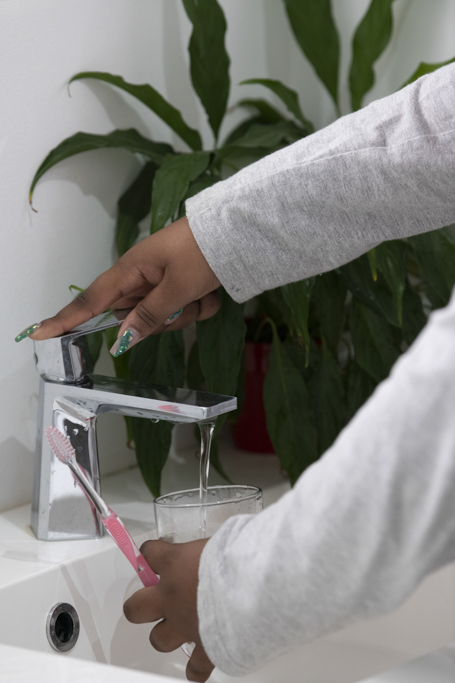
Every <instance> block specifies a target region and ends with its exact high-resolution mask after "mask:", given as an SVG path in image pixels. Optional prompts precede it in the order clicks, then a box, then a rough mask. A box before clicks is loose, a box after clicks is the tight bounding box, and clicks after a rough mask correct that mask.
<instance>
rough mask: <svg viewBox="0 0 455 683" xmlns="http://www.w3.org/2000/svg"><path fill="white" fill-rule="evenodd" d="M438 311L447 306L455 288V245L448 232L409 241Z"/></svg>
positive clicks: (429, 296)
mask: <svg viewBox="0 0 455 683" xmlns="http://www.w3.org/2000/svg"><path fill="white" fill-rule="evenodd" d="M409 242H410V243H411V245H412V247H413V249H414V253H415V256H416V259H417V262H418V264H419V268H420V274H421V277H422V279H423V281H424V283H425V286H426V293H427V296H428V298H429V299H430V301H431V303H432V305H433V307H434V308H441V307H442V306H446V305H447V304H448V302H449V299H450V295H451V293H452V289H453V287H454V285H455V266H454V264H455V242H454V239H453V237H452V236H451V235H450V233H449V231H448V230H447V229H446V228H440V229H439V230H432V231H431V232H425V233H422V234H421V235H414V237H410V238H409Z"/></svg>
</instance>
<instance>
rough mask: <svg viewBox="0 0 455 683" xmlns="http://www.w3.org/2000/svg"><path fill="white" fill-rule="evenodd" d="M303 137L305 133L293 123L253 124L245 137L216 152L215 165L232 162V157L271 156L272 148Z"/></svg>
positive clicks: (246, 131)
mask: <svg viewBox="0 0 455 683" xmlns="http://www.w3.org/2000/svg"><path fill="white" fill-rule="evenodd" d="M302 137H304V132H303V131H302V129H301V128H298V127H297V126H296V125H295V124H294V123H293V122H292V121H280V122H278V123H271V124H261V123H252V124H251V125H250V126H248V127H246V130H245V132H244V133H243V135H241V136H240V137H236V138H235V140H234V141H233V142H232V143H229V144H226V145H224V146H223V147H220V148H219V149H217V150H216V153H215V163H218V162H219V161H226V160H227V159H229V160H231V159H232V157H240V158H242V157H243V158H248V157H250V156H252V155H253V156H255V157H257V158H261V157H262V156H265V155H266V154H269V153H270V149H271V148H272V149H274V150H275V149H277V148H278V147H279V146H280V145H286V144H289V142H294V141H295V140H298V139H300V138H302Z"/></svg>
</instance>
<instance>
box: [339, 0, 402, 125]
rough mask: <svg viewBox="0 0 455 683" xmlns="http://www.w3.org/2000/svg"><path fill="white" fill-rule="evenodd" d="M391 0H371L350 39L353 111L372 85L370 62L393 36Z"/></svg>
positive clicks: (375, 58) (371, 66) (374, 59)
mask: <svg viewBox="0 0 455 683" xmlns="http://www.w3.org/2000/svg"><path fill="white" fill-rule="evenodd" d="M393 2H394V0H371V3H370V6H369V8H368V10H367V12H366V14H365V16H364V17H363V19H362V20H361V21H360V23H359V25H358V26H357V29H356V31H355V34H354V38H353V40H352V61H351V69H350V72H349V87H350V90H351V105H352V110H353V111H357V109H360V107H361V106H362V100H363V98H364V96H365V94H366V93H367V92H368V91H369V90H370V89H371V88H372V87H373V84H374V71H373V65H374V63H375V61H376V60H377V59H378V57H379V56H380V55H381V54H382V53H383V51H384V50H385V48H386V47H387V45H388V43H389V40H390V38H391V36H392V29H393V16H392V4H393Z"/></svg>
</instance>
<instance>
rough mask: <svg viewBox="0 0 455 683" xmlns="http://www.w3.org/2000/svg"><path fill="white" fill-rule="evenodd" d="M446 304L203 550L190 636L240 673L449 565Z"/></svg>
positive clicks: (451, 311)
mask: <svg viewBox="0 0 455 683" xmlns="http://www.w3.org/2000/svg"><path fill="white" fill-rule="evenodd" d="M454 405H455V294H454V296H452V301H451V304H450V305H449V307H447V308H446V309H444V310H443V311H440V312H438V313H436V314H434V315H433V316H432V319H431V320H430V322H429V324H428V326H427V327H426V329H425V330H424V331H423V333H422V334H421V335H420V337H419V338H418V339H417V341H416V343H415V344H414V345H413V346H412V347H411V349H410V350H409V351H408V352H407V353H406V354H405V355H404V356H403V357H402V358H401V359H400V361H398V363H397V364H396V366H395V368H394V370H393V372H392V374H391V376H390V378H389V379H388V380H386V381H385V382H383V383H382V384H381V385H380V386H379V387H378V389H377V390H376V392H375V394H374V395H373V396H372V398H371V399H370V400H369V402H368V403H367V404H366V405H365V406H364V407H363V408H362V409H361V410H360V411H359V412H358V414H357V415H356V417H355V418H354V419H353V420H352V422H351V423H350V425H349V426H348V427H347V428H346V429H345V430H344V431H343V432H342V434H341V435H340V437H339V438H338V439H337V441H336V442H335V444H334V445H333V446H332V447H331V449H330V450H329V451H328V452H327V453H326V454H325V456H324V457H323V458H322V459H321V460H320V461H319V462H318V463H316V464H315V465H313V466H312V467H311V468H310V469H309V470H307V471H306V472H305V473H304V475H303V476H302V477H301V478H300V480H299V481H298V483H297V485H296V486H295V488H294V489H293V490H292V491H291V492H290V493H289V494H287V495H286V496H284V498H283V499H281V500H280V501H279V502H278V503H277V504H276V505H274V506H272V507H270V508H268V509H267V510H265V511H264V512H263V513H261V514H260V515H259V516H257V517H236V518H233V519H232V520H229V521H228V522H227V524H226V525H224V526H223V528H222V529H221V530H220V532H219V533H218V534H216V535H215V536H214V537H213V538H212V539H211V540H210V541H209V543H208V544H207V546H206V548H205V550H204V553H203V555H202V558H201V564H200V570H199V593H198V611H199V623H200V633H201V637H202V641H203V644H204V647H205V649H206V651H207V653H208V656H209V657H210V659H211V660H212V661H213V662H214V663H215V664H216V665H217V666H219V667H220V668H221V669H222V670H223V671H225V672H226V673H229V674H233V675H240V674H245V673H247V672H248V671H249V670H251V669H254V668H255V667H257V666H260V665H262V664H263V663H264V662H265V661H267V660H268V659H271V658H273V657H274V656H277V655H278V654H280V653H283V652H285V651H286V650H288V649H290V648H292V647H295V646H296V645H298V644H300V643H302V642H307V641H310V640H312V639H314V638H317V637H320V636H322V635H323V634H324V633H327V632H330V631H333V630H336V629H338V628H341V627H343V626H344V625H346V624H348V623H350V622H353V621H355V620H359V619H364V618H367V617H372V616H375V615H379V614H381V613H385V612H387V611H389V610H391V609H393V608H394V607H395V606H397V605H398V604H399V603H400V602H402V601H403V600H404V599H405V598H406V597H407V596H408V595H409V593H410V592H411V591H412V590H413V589H414V588H415V587H416V585H417V584H418V583H419V581H420V580H421V579H422V578H423V577H424V576H425V575H426V574H427V573H429V572H431V571H433V570H434V569H436V568H438V567H439V566H442V565H443V564H444V563H446V562H450V561H452V560H455V506H454V500H455V429H454V427H453V406H454Z"/></svg>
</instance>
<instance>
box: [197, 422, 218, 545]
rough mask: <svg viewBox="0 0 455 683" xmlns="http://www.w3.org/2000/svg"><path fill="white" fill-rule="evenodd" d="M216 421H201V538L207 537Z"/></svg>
mask: <svg viewBox="0 0 455 683" xmlns="http://www.w3.org/2000/svg"><path fill="white" fill-rule="evenodd" d="M214 429H215V423H214V422H201V423H200V424H199V430H200V432H201V456H200V462H199V505H200V514H199V538H205V533H206V517H207V514H206V507H205V504H206V502H207V487H208V479H209V469H210V446H211V445H212V436H213V430H214Z"/></svg>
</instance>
